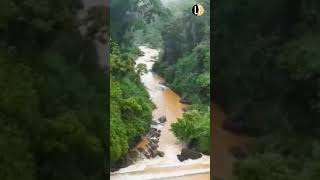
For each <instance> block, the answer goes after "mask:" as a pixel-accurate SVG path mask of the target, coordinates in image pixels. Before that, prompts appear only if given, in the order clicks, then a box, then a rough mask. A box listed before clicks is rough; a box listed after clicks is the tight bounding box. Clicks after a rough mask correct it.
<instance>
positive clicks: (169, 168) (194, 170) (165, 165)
mask: <svg viewBox="0 0 320 180" xmlns="http://www.w3.org/2000/svg"><path fill="white" fill-rule="evenodd" d="M140 50H141V51H142V52H143V53H144V55H143V56H140V57H139V58H138V59H137V60H136V63H137V64H139V63H142V64H145V65H146V66H147V69H148V73H146V74H144V75H142V76H140V78H141V82H142V83H143V84H144V86H145V87H146V90H147V91H148V93H149V95H150V98H151V100H152V101H153V103H154V104H155V105H156V109H155V110H154V111H153V117H154V119H158V118H159V117H161V116H166V118H167V121H166V122H165V124H164V126H162V127H160V130H161V136H160V138H159V148H158V150H160V151H162V152H164V157H156V158H153V159H145V158H144V159H140V160H138V161H136V162H135V163H134V164H133V165H131V166H128V167H126V168H122V169H120V170H119V171H117V172H112V173H111V179H112V180H126V179H128V180H135V179H136V180H147V179H150V180H151V179H179V180H180V179H182V180H183V179H186V180H188V179H190V178H191V177H193V178H195V177H196V179H197V180H209V179H210V178H209V176H210V175H209V173H210V157H209V156H205V155H204V156H203V157H202V158H200V159H197V160H188V161H184V162H180V161H179V160H178V158H177V154H180V153H181V149H182V148H183V147H185V144H183V143H182V142H180V141H178V139H177V138H176V137H175V135H174V134H173V133H172V131H171V130H170V129H171V124H172V123H174V122H177V120H178V118H180V117H182V115H183V110H182V109H183V108H184V107H185V105H184V104H181V103H180V97H179V95H178V94H176V93H175V92H173V91H172V90H171V89H170V88H168V87H165V86H163V85H161V84H160V82H161V81H163V78H161V77H159V76H158V75H156V74H154V73H152V72H151V69H152V66H153V64H154V62H155V60H156V59H157V56H158V53H159V52H158V51H157V50H155V49H150V48H147V47H144V46H141V47H140ZM147 141H148V139H147V138H145V139H144V140H142V141H141V142H140V143H139V144H138V145H137V147H142V148H143V147H145V146H146V144H147V143H148V142H147Z"/></svg>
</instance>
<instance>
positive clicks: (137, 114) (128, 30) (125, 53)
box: [110, 0, 166, 167]
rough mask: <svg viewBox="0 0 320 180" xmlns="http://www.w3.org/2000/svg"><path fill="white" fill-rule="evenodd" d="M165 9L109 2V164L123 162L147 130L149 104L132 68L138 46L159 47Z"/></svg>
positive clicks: (150, 1) (141, 2)
mask: <svg viewBox="0 0 320 180" xmlns="http://www.w3.org/2000/svg"><path fill="white" fill-rule="evenodd" d="M164 11H166V9H165V8H164V7H163V6H162V5H161V3H160V1H159V0H157V1H154V0H131V1H126V0H120V1H112V2H111V38H112V42H113V43H112V47H111V48H112V51H111V54H110V59H111V64H110V69H111V71H110V102H111V104H110V105H111V106H110V112H111V114H110V117H111V121H110V128H111V131H110V158H111V161H110V163H111V166H112V167H117V166H118V165H119V164H121V163H123V161H124V160H125V156H126V154H127V153H128V151H129V149H130V148H133V147H134V146H135V145H136V144H137V143H138V142H139V141H140V140H141V137H142V136H144V135H146V133H147V132H148V130H149V129H150V123H151V120H152V110H153V109H154V105H153V104H152V102H151V100H150V98H149V95H148V93H147V91H146V90H145V87H144V86H143V84H142V83H141V81H140V77H139V73H144V72H145V71H146V69H145V67H144V66H137V67H135V59H136V58H137V57H138V54H139V53H140V52H139V50H138V45H142V44H149V45H150V46H154V47H160V46H161V41H162V38H161V35H160V33H158V32H159V29H157V27H160V24H159V23H160V19H161V18H164Z"/></svg>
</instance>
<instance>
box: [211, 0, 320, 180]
mask: <svg viewBox="0 0 320 180" xmlns="http://www.w3.org/2000/svg"><path fill="white" fill-rule="evenodd" d="M213 23H214V28H213V43H212V44H213V48H214V52H213V54H214V57H213V61H212V62H213V66H214V69H213V77H214V79H213V80H214V82H213V83H214V86H213V91H214V95H213V96H214V100H215V102H216V103H218V104H219V105H221V106H222V107H223V108H224V110H225V111H226V112H227V114H228V117H227V119H226V122H225V128H229V129H231V130H233V131H235V132H238V133H245V134H249V135H251V136H254V137H256V140H255V143H254V144H253V145H251V146H249V153H248V156H247V157H245V158H243V157H242V158H241V159H240V160H239V161H237V163H236V164H235V169H234V179H237V180H298V179H299V180H301V179H303V180H316V179H319V178H320V176H319V170H320V169H319V168H320V166H319V165H320V144H319V143H320V141H319V135H320V134H319V133H320V131H319V127H320V124H319V122H320V121H319V117H320V116H319V112H320V111H319V107H320V106H319V105H320V99H319V90H320V86H319V85H320V84H319V83H320V79H319V78H320V76H319V75H320V59H319V57H320V51H319V48H320V41H319V37H320V31H319V30H320V29H319V27H320V2H319V1H317V0H290V1H289V0H270V1H256V0H224V1H217V2H216V5H215V6H214V10H213ZM213 148H214V147H213ZM214 156H219V154H216V155H215V154H213V157H214Z"/></svg>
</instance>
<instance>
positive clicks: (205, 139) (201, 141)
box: [171, 110, 210, 154]
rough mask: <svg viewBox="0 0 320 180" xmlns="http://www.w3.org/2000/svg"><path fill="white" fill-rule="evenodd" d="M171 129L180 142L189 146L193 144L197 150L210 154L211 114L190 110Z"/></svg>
mask: <svg viewBox="0 0 320 180" xmlns="http://www.w3.org/2000/svg"><path fill="white" fill-rule="evenodd" d="M171 127H172V131H173V132H174V134H175V135H176V136H177V137H178V138H179V139H180V140H182V141H185V142H187V143H189V144H190V143H192V145H193V146H194V147H195V148H196V150H199V151H201V152H204V153H206V154H210V117H209V112H202V111H199V110H189V111H188V112H186V113H184V114H183V117H182V118H181V119H178V122H177V123H174V124H172V125H171Z"/></svg>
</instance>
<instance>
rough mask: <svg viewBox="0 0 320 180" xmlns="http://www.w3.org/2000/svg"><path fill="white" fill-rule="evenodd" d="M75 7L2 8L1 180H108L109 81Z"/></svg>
mask: <svg viewBox="0 0 320 180" xmlns="http://www.w3.org/2000/svg"><path fill="white" fill-rule="evenodd" d="M81 4H82V3H81V2H80V1H77V0H55V1H53V0H42V1H35V0H28V1H16V0H14V1H9V0H2V1H1V2H0V87H1V93H0V98H1V101H0V149H1V151H0V179H2V180H17V179H25V180H34V179H46V180H50V179H52V180H53V179H54V180H57V179H59V180H64V179H65V180H73V179H74V180H75V179H77V180H86V179H87V180H89V179H90V180H93V179H95V180H96V179H103V178H105V168H106V166H105V153H106V146H105V144H106V138H105V137H106V118H107V114H106V108H105V107H106V99H107V93H106V89H107V79H106V75H105V74H104V72H103V69H101V68H99V66H98V60H97V57H96V50H95V47H94V42H93V41H94V40H93V39H92V38H91V37H84V36H82V35H81V34H80V32H79V24H80V23H79V21H78V18H77V13H78V11H79V10H80V9H81V8H82V5H81Z"/></svg>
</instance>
